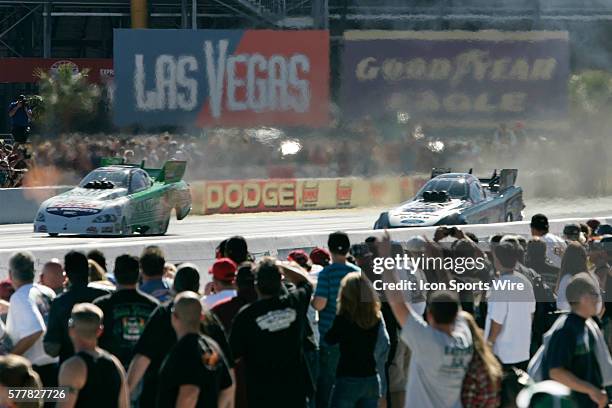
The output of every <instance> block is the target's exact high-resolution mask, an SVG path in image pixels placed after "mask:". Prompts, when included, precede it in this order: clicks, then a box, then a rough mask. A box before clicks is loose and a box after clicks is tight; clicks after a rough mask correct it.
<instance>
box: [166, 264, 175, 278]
mask: <svg viewBox="0 0 612 408" xmlns="http://www.w3.org/2000/svg"><path fill="white" fill-rule="evenodd" d="M175 274H176V265H174V264H173V263H171V262H166V263H165V264H164V279H166V280H168V281H173V280H174V275H175Z"/></svg>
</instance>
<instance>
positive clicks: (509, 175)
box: [478, 169, 518, 192]
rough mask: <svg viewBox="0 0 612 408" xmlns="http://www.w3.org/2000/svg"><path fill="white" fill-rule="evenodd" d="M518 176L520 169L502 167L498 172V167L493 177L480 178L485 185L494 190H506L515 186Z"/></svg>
mask: <svg viewBox="0 0 612 408" xmlns="http://www.w3.org/2000/svg"><path fill="white" fill-rule="evenodd" d="M517 177H518V169H501V170H500V172H499V174H497V169H496V170H494V171H493V175H492V176H491V178H479V179H478V180H480V183H481V185H482V186H484V187H488V188H489V190H491V191H492V192H496V191H504V190H507V189H508V188H510V187H512V186H514V183H516V178H517Z"/></svg>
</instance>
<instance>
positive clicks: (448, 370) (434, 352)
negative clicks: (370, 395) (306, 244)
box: [377, 233, 473, 408]
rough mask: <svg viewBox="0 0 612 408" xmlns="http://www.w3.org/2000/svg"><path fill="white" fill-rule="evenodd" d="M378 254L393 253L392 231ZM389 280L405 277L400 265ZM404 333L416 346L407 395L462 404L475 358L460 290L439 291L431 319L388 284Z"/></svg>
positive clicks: (433, 407)
mask: <svg viewBox="0 0 612 408" xmlns="http://www.w3.org/2000/svg"><path fill="white" fill-rule="evenodd" d="M377 252H378V256H381V257H388V256H389V255H390V254H391V242H390V239H389V235H388V233H385V237H384V238H383V239H382V240H381V241H380V242H379V243H378V251H377ZM383 276H384V280H385V282H387V283H397V282H398V281H399V279H398V276H397V271H395V270H385V272H384V275H383ZM385 288H386V290H385V294H386V296H387V300H388V302H389V305H390V306H391V309H392V310H393V314H394V315H395V319H396V320H397V321H398V322H399V325H400V326H401V328H402V329H401V339H402V341H403V342H405V343H406V344H407V345H408V347H410V350H411V351H412V356H411V361H410V373H409V374H408V384H407V388H406V398H407V401H409V404H410V406H414V407H419V408H438V407H460V406H461V402H460V401H461V399H460V398H461V389H462V384H463V378H464V376H465V373H466V371H467V368H468V364H469V363H470V360H471V359H472V350H473V340H472V334H471V331H470V327H469V325H468V323H467V322H466V321H465V319H464V318H463V316H462V315H460V314H459V310H460V305H459V299H458V297H457V296H456V294H454V293H451V292H433V293H432V294H431V295H430V297H429V299H428V303H427V310H426V316H427V322H425V321H424V320H423V318H422V317H421V316H419V315H418V314H416V313H415V312H414V311H413V309H412V307H411V306H410V304H408V303H407V302H405V301H404V297H403V295H402V294H401V293H400V292H398V291H394V290H389V287H388V286H386V287H385Z"/></svg>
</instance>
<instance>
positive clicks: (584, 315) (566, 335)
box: [542, 273, 610, 408]
mask: <svg viewBox="0 0 612 408" xmlns="http://www.w3.org/2000/svg"><path fill="white" fill-rule="evenodd" d="M566 294H567V299H568V301H569V303H570V307H571V309H572V310H571V312H570V313H569V315H567V317H566V318H565V322H564V323H563V325H561V326H559V327H558V328H557V329H556V331H555V332H554V333H553V334H552V336H551V338H550V340H549V342H548V345H547V347H546V350H545V352H544V358H543V360H542V368H543V376H544V379H551V380H555V381H558V382H560V383H562V384H564V385H566V386H567V387H569V388H571V390H572V397H573V398H574V400H575V401H576V403H577V406H579V407H581V408H590V407H593V408H595V407H598V408H602V407H606V406H607V404H608V396H607V394H606V391H605V390H604V389H603V377H602V373H601V368H600V364H609V361H610V357H609V355H608V359H607V361H603V362H600V361H598V356H597V351H596V350H597V347H598V346H597V343H596V336H597V337H601V333H599V334H596V333H595V334H594V333H593V330H596V331H599V328H597V327H596V325H595V324H593V325H591V326H594V327H595V328H594V329H593V328H589V325H587V320H588V319H590V318H591V317H592V316H595V315H596V314H597V301H598V298H599V293H598V291H597V289H596V288H595V286H594V285H593V283H592V280H591V278H590V276H589V275H588V274H587V273H580V274H577V275H576V276H575V277H573V278H572V280H571V281H570V283H569V285H568V286H567V290H566ZM562 318H563V317H561V318H560V319H562ZM603 349H605V352H607V347H605V345H604V346H603Z"/></svg>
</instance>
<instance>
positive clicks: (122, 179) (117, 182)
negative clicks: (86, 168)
mask: <svg viewBox="0 0 612 408" xmlns="http://www.w3.org/2000/svg"><path fill="white" fill-rule="evenodd" d="M128 173H129V172H127V171H111V170H94V171H92V172H91V173H89V174H88V175H87V176H85V178H84V179H83V180H81V182H80V183H79V187H85V186H86V185H87V184H88V183H91V182H92V181H110V182H111V183H113V185H114V187H115V188H127V185H128Z"/></svg>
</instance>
